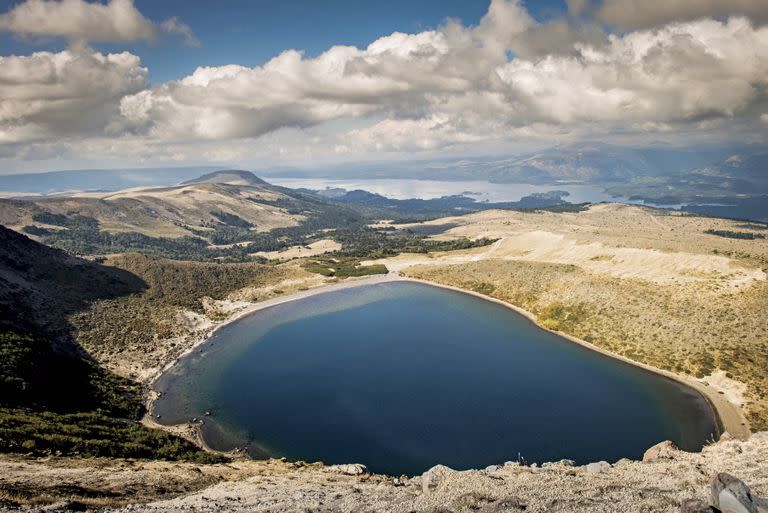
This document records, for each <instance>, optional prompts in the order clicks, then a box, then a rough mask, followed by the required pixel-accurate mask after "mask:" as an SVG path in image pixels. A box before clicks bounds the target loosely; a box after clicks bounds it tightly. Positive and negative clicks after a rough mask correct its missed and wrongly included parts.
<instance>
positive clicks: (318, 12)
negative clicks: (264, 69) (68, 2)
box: [0, 0, 565, 83]
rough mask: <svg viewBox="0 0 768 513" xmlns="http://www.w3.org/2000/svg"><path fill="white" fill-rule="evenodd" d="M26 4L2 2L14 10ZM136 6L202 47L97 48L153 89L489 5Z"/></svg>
mask: <svg viewBox="0 0 768 513" xmlns="http://www.w3.org/2000/svg"><path fill="white" fill-rule="evenodd" d="M19 3H20V2H19V1H9V0H3V1H0V11H8V10H9V9H10V8H12V7H13V6H14V5H17V4H19ZM135 5H136V7H137V8H138V9H139V10H140V11H141V12H142V13H143V14H144V15H145V16H146V17H147V18H149V19H150V20H153V21H162V20H165V19H168V18H170V17H173V16H176V17H178V18H179V19H180V20H181V21H183V22H184V23H186V24H187V25H189V26H190V28H191V29H192V31H193V32H194V34H195V36H196V37H197V38H198V39H199V40H200V43H201V45H200V46H199V47H187V46H184V45H182V44H179V41H178V40H174V39H163V40H159V41H155V42H143V41H140V42H136V43H131V44H114V43H111V44H105V43H94V44H93V45H92V46H93V47H94V48H96V49H98V50H102V51H105V52H114V51H123V50H127V51H130V52H132V53H135V54H136V55H138V56H139V57H141V61H142V63H143V64H144V65H145V66H146V67H148V68H149V79H150V80H151V81H152V82H153V83H159V82H165V81H168V80H173V79H177V78H181V77H183V76H185V75H188V74H190V73H192V72H193V71H194V70H195V68H196V67H198V66H220V65H225V64H242V65H244V66H258V65H261V64H263V63H264V62H266V61H267V60H268V59H270V58H272V57H274V56H275V55H277V54H279V53H280V52H282V51H283V50H286V49H289V48H293V49H297V50H303V51H305V52H306V54H307V55H308V56H313V55H317V54H319V53H321V52H323V51H325V50H327V49H328V48H329V47H331V46H333V45H354V46H359V47H365V46H367V45H368V44H369V43H370V42H371V41H374V40H376V39H378V38H379V37H381V36H384V35H387V34H390V33H392V32H397V31H399V32H409V33H413V32H420V31H422V30H425V29H429V28H434V27H436V26H438V25H440V24H441V23H443V21H444V20H445V19H446V18H458V19H460V20H461V21H462V22H463V23H465V24H470V25H474V24H477V23H478V22H479V20H480V18H481V17H482V16H483V15H484V14H485V12H486V11H487V9H488V5H487V3H486V2H485V1H483V0H425V1H415V2H414V1H412V0H389V1H387V2H378V1H376V2H374V1H371V0H368V1H362V2H361V1H350V0H322V1H321V0H294V1H286V0H254V1H247V0H219V1H217V2H215V3H214V4H211V3H209V2H199V1H198V2H194V1H184V0H162V1H157V0H155V1H152V0H150V1H147V0H137V1H136V2H135ZM526 5H527V6H528V7H529V9H530V10H531V12H532V14H534V16H535V17H537V18H541V19H546V18H549V17H552V16H553V15H556V14H558V13H559V14H562V13H563V11H564V10H565V3H564V2H563V1H561V0H544V1H538V2H530V1H529V2H527V4H526ZM64 46H66V41H64V40H63V39H61V38H31V39H30V38H19V37H18V36H15V35H13V34H8V33H5V34H1V33H0V48H2V53H3V54H17V55H21V54H26V53H29V52H30V51H31V50H32V51H39V50H51V51H55V50H58V49H61V48H62V47H64Z"/></svg>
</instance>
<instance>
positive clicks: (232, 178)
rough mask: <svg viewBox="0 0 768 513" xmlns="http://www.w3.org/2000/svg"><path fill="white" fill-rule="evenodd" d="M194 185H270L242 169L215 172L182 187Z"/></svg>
mask: <svg viewBox="0 0 768 513" xmlns="http://www.w3.org/2000/svg"><path fill="white" fill-rule="evenodd" d="M194 183H219V184H229V185H268V184H267V182H265V181H264V180H262V179H261V178H259V177H258V176H256V175H254V174H253V173H251V172H250V171H242V170H240V169H224V170H221V171H214V172H212V173H207V174H204V175H203V176H201V177H199V178H195V179H193V180H187V181H186V182H183V183H182V185H190V184H194Z"/></svg>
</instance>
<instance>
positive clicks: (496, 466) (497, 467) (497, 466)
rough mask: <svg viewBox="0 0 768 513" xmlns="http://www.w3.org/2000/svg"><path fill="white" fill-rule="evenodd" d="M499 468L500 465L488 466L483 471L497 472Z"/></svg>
mask: <svg viewBox="0 0 768 513" xmlns="http://www.w3.org/2000/svg"><path fill="white" fill-rule="evenodd" d="M500 468H501V465H488V466H487V467H485V470H486V471H487V472H493V471H494V470H499V469H500Z"/></svg>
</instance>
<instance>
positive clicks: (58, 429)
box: [0, 226, 216, 461]
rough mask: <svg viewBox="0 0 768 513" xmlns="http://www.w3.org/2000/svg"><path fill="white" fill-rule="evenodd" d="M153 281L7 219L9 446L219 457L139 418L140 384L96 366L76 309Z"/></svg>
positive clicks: (4, 307)
mask: <svg viewBox="0 0 768 513" xmlns="http://www.w3.org/2000/svg"><path fill="white" fill-rule="evenodd" d="M146 287H147V285H146V284H145V283H144V281H143V280H141V279H140V278H138V277H137V276H136V275H134V274H132V273H130V272H127V271H124V270H121V269H116V268H111V267H106V266H102V265H99V264H97V263H94V262H88V261H85V260H82V259H79V258H75V257H73V256H71V255H69V254H67V253H65V252H63V251H60V250H57V249H53V248H49V247H47V246H44V245H42V244H39V243H37V242H34V241H32V240H30V239H29V238H27V237H25V236H23V235H21V234H18V233H16V232H14V231H12V230H9V229H7V228H5V227H2V226H0V309H1V311H2V316H0V451H3V452H31V453H34V454H51V453H53V454H77V455H83V456H124V457H159V458H166V459H193V460H198V461H205V460H211V459H216V458H215V457H212V456H210V455H208V454H205V453H203V452H201V451H199V450H197V449H196V448H195V447H194V446H193V445H192V444H190V443H188V442H186V441H184V440H182V439H180V438H177V437H174V436H171V435H169V434H167V433H165V432H161V431H156V430H150V429H147V428H145V427H144V426H142V425H141V424H140V423H139V422H138V421H139V419H140V418H141V416H142V415H143V413H144V412H143V405H142V402H141V391H140V390H139V388H138V386H137V385H136V384H135V383H133V382H131V381H129V380H126V379H124V378H121V377H119V376H117V375H115V374H113V373H111V372H109V371H107V370H105V369H103V368H101V367H100V366H99V365H97V364H96V363H95V362H93V361H92V360H91V359H90V358H89V357H88V355H87V353H86V352H85V351H84V350H83V349H82V348H80V347H79V346H78V345H77V343H76V342H75V340H74V337H73V329H72V327H71V325H70V323H69V316H70V315H72V314H74V313H76V312H79V311H82V310H84V309H86V308H87V307H88V305H89V304H90V303H91V302H93V301H96V300H99V299H107V298H114V297H120V296H125V295H130V294H134V293H138V292H141V291H143V290H145V289H146Z"/></svg>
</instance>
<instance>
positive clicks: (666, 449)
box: [643, 440, 678, 463]
mask: <svg viewBox="0 0 768 513" xmlns="http://www.w3.org/2000/svg"><path fill="white" fill-rule="evenodd" d="M677 450H678V449H677V446H676V445H675V444H674V443H673V442H672V441H671V440H664V441H663V442H659V443H657V444H656V445H654V446H653V447H651V448H650V449H648V450H647V451H645V454H643V463H648V462H651V461H655V460H658V459H672V458H674V453H675V451H677Z"/></svg>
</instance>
